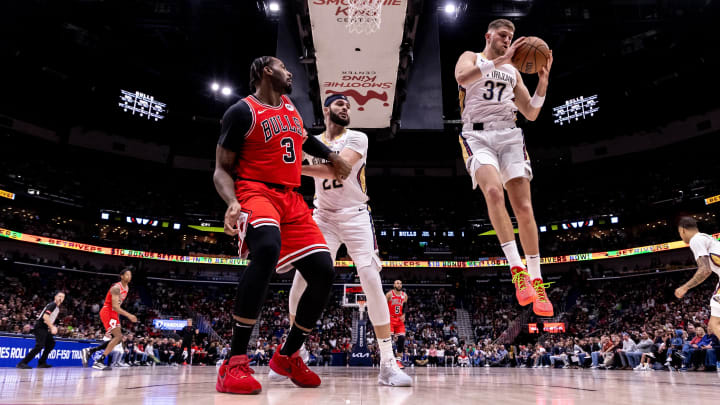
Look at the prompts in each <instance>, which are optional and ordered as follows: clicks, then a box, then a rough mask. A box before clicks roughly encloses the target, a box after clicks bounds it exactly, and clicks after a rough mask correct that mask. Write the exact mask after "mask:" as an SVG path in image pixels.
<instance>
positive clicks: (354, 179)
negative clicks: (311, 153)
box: [311, 129, 368, 210]
mask: <svg viewBox="0 0 720 405" xmlns="http://www.w3.org/2000/svg"><path fill="white" fill-rule="evenodd" d="M317 138H318V139H319V140H320V141H321V142H323V143H324V144H325V145H327V147H328V148H330V150H332V151H333V152H338V153H340V152H341V151H342V150H343V149H345V148H348V149H351V150H353V151H355V152H357V153H359V154H360V156H362V157H361V158H360V160H358V161H357V162H356V163H355V164H354V165H353V167H352V171H351V172H350V175H349V176H348V178H347V180H345V181H343V182H339V181H337V180H330V179H320V178H317V177H315V178H314V180H315V201H314V205H315V208H322V209H329V210H341V209H345V208H354V207H358V206H362V205H363V204H365V203H367V201H368V196H367V188H366V185H365V162H366V161H367V149H368V138H367V135H365V134H364V133H362V132H360V131H354V130H352V129H346V130H345V131H344V132H343V133H342V134H341V135H340V136H338V137H336V138H335V139H333V140H332V141H329V140H328V139H327V138H326V137H325V133H324V132H323V133H322V134H320V135H317ZM311 163H312V164H322V163H325V161H324V160H322V159H318V158H312V160H311Z"/></svg>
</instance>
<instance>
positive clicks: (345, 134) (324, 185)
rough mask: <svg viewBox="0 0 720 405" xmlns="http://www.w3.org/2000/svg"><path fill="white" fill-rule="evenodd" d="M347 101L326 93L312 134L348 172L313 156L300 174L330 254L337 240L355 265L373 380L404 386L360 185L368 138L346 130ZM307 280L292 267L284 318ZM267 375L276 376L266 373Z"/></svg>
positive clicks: (292, 315)
mask: <svg viewBox="0 0 720 405" xmlns="http://www.w3.org/2000/svg"><path fill="white" fill-rule="evenodd" d="M349 110H350V103H349V102H348V99H347V97H345V96H344V95H342V94H332V95H330V96H328V97H327V99H325V103H324V108H323V112H324V114H325V132H323V133H322V134H321V135H318V136H317V137H318V139H320V140H321V141H322V142H323V143H324V144H325V145H327V146H328V147H329V148H330V149H331V150H332V151H334V152H337V153H339V154H340V156H341V157H342V158H344V159H345V160H347V161H348V162H349V163H350V165H351V166H352V171H351V172H350V176H349V177H348V178H347V180H345V181H344V182H339V181H338V180H336V178H335V174H334V173H333V171H332V170H329V169H331V166H328V165H327V162H324V161H322V160H320V159H317V158H313V160H312V162H311V164H310V165H306V166H303V169H302V174H304V175H306V176H312V177H313V178H314V179H315V201H314V205H315V211H314V213H313V218H314V219H315V222H317V224H318V227H319V228H320V230H321V231H322V233H323V235H324V236H325V240H326V242H327V245H328V247H329V248H330V252H331V254H332V256H333V260H335V255H336V254H337V250H338V248H339V247H340V245H341V244H343V243H344V244H345V246H346V247H347V250H348V253H349V254H350V256H351V257H352V259H353V261H354V262H355V266H356V267H357V272H358V276H359V277H360V283H361V284H362V288H363V291H364V292H365V295H366V296H367V308H368V314H369V316H370V321H371V322H372V324H373V326H374V328H375V335H376V337H377V340H378V344H379V346H380V357H381V360H380V374H379V375H378V383H380V384H383V385H389V386H399V387H408V386H410V385H412V379H411V378H410V377H409V376H408V375H407V374H405V373H404V372H403V371H402V370H400V368H399V367H398V366H397V364H396V362H395V356H394V354H393V348H392V337H391V335H390V310H389V309H388V305H387V302H386V299H385V293H384V292H383V288H382V281H381V280H380V274H379V273H380V270H382V267H381V266H382V262H381V260H380V257H379V256H378V248H377V241H376V239H375V230H374V228H373V222H372V217H371V215H370V209H369V208H368V205H367V201H368V196H367V194H366V186H365V162H366V161H367V149H368V138H367V135H365V134H364V133H362V132H359V131H354V130H352V129H347V128H346V127H347V126H348V125H349V124H350V114H349ZM306 285H307V283H306V282H305V280H304V279H303V277H302V275H301V274H300V272H295V279H294V280H293V285H292V288H291V289H290V305H289V310H290V322H291V323H292V322H293V320H294V319H295V311H296V310H297V307H298V303H299V301H300V297H301V296H302V294H303V291H305V287H306ZM270 377H271V378H272V379H273V380H277V379H278V378H277V376H276V375H273V374H272V373H271V375H270Z"/></svg>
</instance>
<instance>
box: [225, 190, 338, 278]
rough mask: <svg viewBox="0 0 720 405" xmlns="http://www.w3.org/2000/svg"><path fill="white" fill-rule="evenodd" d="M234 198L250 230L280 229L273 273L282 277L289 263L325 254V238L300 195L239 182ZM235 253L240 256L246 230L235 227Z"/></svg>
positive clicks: (287, 269) (326, 247)
mask: <svg viewBox="0 0 720 405" xmlns="http://www.w3.org/2000/svg"><path fill="white" fill-rule="evenodd" d="M235 194H236V196H237V199H238V201H239V202H240V206H241V207H242V211H243V212H244V213H245V214H247V217H246V218H243V219H244V220H245V221H247V224H249V225H252V226H253V228H259V227H261V226H276V227H278V228H280V238H281V239H280V259H279V260H278V263H277V266H275V269H276V271H277V272H278V273H284V272H286V271H289V270H290V269H292V263H293V262H294V261H296V260H298V259H302V258H303V257H305V256H308V255H311V254H313V253H317V252H320V251H322V252H328V253H330V249H328V246H327V243H326V242H325V237H323V234H322V232H320V228H318V226H317V224H316V223H315V220H313V218H312V211H311V210H310V208H308V205H307V203H305V200H303V197H302V195H300V194H299V193H296V192H295V191H291V190H280V189H275V188H271V187H268V186H267V185H266V184H264V183H260V182H257V181H248V180H240V181H238V182H236V183H235ZM238 229H240V230H241V231H240V235H239V241H238V249H239V252H240V256H241V257H242V256H244V250H245V249H247V248H245V249H243V240H244V238H245V232H244V231H245V230H246V229H247V227H246V226H242V225H241V226H239V227H238Z"/></svg>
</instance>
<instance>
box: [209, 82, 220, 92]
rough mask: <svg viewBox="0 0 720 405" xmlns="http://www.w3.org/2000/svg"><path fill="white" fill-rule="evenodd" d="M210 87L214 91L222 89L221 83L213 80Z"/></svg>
mask: <svg viewBox="0 0 720 405" xmlns="http://www.w3.org/2000/svg"><path fill="white" fill-rule="evenodd" d="M210 88H211V89H212V91H218V90H220V85H219V84H218V83H217V82H213V84H211V85H210Z"/></svg>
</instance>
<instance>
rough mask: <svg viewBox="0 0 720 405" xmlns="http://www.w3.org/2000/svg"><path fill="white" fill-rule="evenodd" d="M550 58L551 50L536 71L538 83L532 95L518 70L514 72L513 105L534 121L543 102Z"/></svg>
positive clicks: (550, 63) (550, 64) (550, 62)
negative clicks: (543, 64)
mask: <svg viewBox="0 0 720 405" xmlns="http://www.w3.org/2000/svg"><path fill="white" fill-rule="evenodd" d="M552 60H553V57H552V51H551V52H550V56H549V57H548V61H547V64H546V65H545V66H543V67H542V68H540V70H539V71H538V77H539V80H538V85H537V88H536V89H535V94H534V95H533V96H532V97H530V91H529V90H528V88H527V87H526V86H525V83H524V82H523V80H522V75H520V72H517V73H516V74H515V76H516V77H517V85H516V86H515V105H516V106H517V108H518V110H519V111H520V113H521V114H522V115H523V116H524V117H525V118H527V119H528V120H530V121H535V120H536V119H537V117H538V115H539V114H540V109H541V108H542V105H543V103H544V102H545V95H546V94H547V88H548V79H549V76H550V67H551V66H552Z"/></svg>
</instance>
